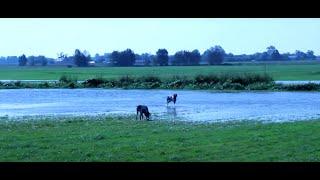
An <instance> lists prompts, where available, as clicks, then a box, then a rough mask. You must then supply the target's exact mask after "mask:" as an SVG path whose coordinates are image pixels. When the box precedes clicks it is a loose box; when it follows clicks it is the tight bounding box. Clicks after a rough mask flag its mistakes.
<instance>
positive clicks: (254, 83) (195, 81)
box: [0, 73, 320, 91]
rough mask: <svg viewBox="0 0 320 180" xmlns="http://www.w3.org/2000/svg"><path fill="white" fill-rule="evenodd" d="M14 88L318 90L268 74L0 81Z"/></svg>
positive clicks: (67, 77) (314, 85) (0, 87)
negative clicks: (282, 81) (285, 83)
mask: <svg viewBox="0 0 320 180" xmlns="http://www.w3.org/2000/svg"><path fill="white" fill-rule="evenodd" d="M17 88H122V89H189V90H199V89H204V90H218V91H222V90H244V91H251V90H270V91H319V90H320V85H319V84H315V83H308V84H303V85H299V84H297V85H283V84H276V83H275V81H274V80H273V79H272V77H270V76H269V75H267V74H249V73H242V74H233V73H228V74H225V73H224V74H223V73H221V74H210V75H197V76H194V77H189V76H172V77H167V78H161V77H159V76H153V75H148V76H140V77H139V76H138V77H137V76H123V77H120V78H118V79H106V78H103V77H96V78H92V79H88V80H86V81H84V82H79V81H77V77H72V76H67V75H63V76H61V77H60V79H59V81H57V82H21V81H16V82H13V81H11V82H0V89H17Z"/></svg>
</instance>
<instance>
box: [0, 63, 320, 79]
mask: <svg viewBox="0 0 320 180" xmlns="http://www.w3.org/2000/svg"><path fill="white" fill-rule="evenodd" d="M244 72H245V73H265V72H266V73H268V74H269V75H271V76H272V77H273V78H274V79H275V80H320V64H318V63H313V64H310V63H308V64H268V65H267V66H266V71H265V65H263V64H246V65H233V66H169V67H90V68H78V67H72V68H67V67H55V66H52V67H50V66H49V67H17V66H0V79H2V80H57V79H59V78H60V77H61V76H62V75H63V74H65V75H71V76H75V77H77V78H78V80H86V79H89V78H94V77H97V76H101V77H105V78H117V77H119V76H125V75H134V76H143V75H156V76H160V77H169V76H173V75H182V76H194V75H198V74H212V73H244Z"/></svg>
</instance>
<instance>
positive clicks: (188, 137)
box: [0, 117, 320, 161]
mask: <svg viewBox="0 0 320 180" xmlns="http://www.w3.org/2000/svg"><path fill="white" fill-rule="evenodd" d="M319 128H320V121H319V120H313V121H305V122H294V123H271V124H261V123H257V122H256V123H253V122H251V123H249V122H238V123H218V124H191V123H183V122H178V123H172V122H168V121H162V122H160V121H136V120H134V119H131V118H125V117H123V118H110V117H95V118H93V117H92V118H89V117H82V118H81V117H77V118H76V117H74V118H71V117H70V118H60V119H51V118H43V119H41V120H40V121H39V120H37V121H36V120H28V121H24V122H13V121H10V122H5V121H4V120H3V119H2V120H1V122H0V139H1V141H0V154H1V155H0V161H319V160H320V141H319V140H320V131H319Z"/></svg>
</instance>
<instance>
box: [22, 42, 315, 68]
mask: <svg viewBox="0 0 320 180" xmlns="http://www.w3.org/2000/svg"><path fill="white" fill-rule="evenodd" d="M59 58H61V59H62V60H61V61H62V62H69V63H70V64H73V65H76V66H79V67H87V66H89V63H90V62H98V63H103V62H108V64H109V65H110V66H134V65H135V64H136V63H137V62H138V61H139V62H140V65H145V66H168V65H175V66H194V65H200V64H201V63H202V64H209V65H218V64H223V63H224V62H235V61H236V62H241V61H286V60H315V59H316V56H315V55H314V52H313V51H311V50H309V51H307V52H306V53H305V52H302V51H299V50H297V51H296V52H295V53H292V54H291V53H283V54H280V53H279V51H278V50H277V49H276V48H275V47H274V46H269V47H267V48H266V51H264V52H258V53H255V54H251V55H246V54H242V55H233V54H232V53H228V54H227V53H226V52H225V50H224V49H223V48H222V47H221V46H218V45H217V46H214V47H211V48H209V49H207V50H206V51H204V52H203V54H201V53H200V52H199V51H198V50H197V49H195V50H193V51H186V50H181V51H178V52H176V53H175V54H173V55H169V53H168V51H167V50H166V49H158V51H157V52H156V53H155V55H153V54H148V53H143V54H141V55H139V54H135V53H134V51H133V50H131V49H126V50H124V51H113V52H112V53H109V54H105V55H104V56H100V55H99V54H96V55H95V56H94V57H93V58H92V57H91V56H90V54H89V53H88V52H87V51H83V52H81V51H80V50H79V49H76V50H75V52H74V54H73V55H72V56H67V55H66V54H63V53H60V54H59ZM18 62H19V66H26V65H30V66H35V65H41V66H46V65H47V64H48V58H46V57H45V56H29V57H26V56H25V55H22V56H20V57H19V58H18ZM51 62H52V61H51Z"/></svg>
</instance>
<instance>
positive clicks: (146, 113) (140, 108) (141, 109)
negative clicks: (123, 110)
mask: <svg viewBox="0 0 320 180" xmlns="http://www.w3.org/2000/svg"><path fill="white" fill-rule="evenodd" d="M139 113H140V120H141V119H143V115H144V116H145V117H146V119H147V120H149V119H150V115H151V113H149V110H148V107H147V106H143V105H139V106H137V115H136V119H137V118H138V114H139Z"/></svg>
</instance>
